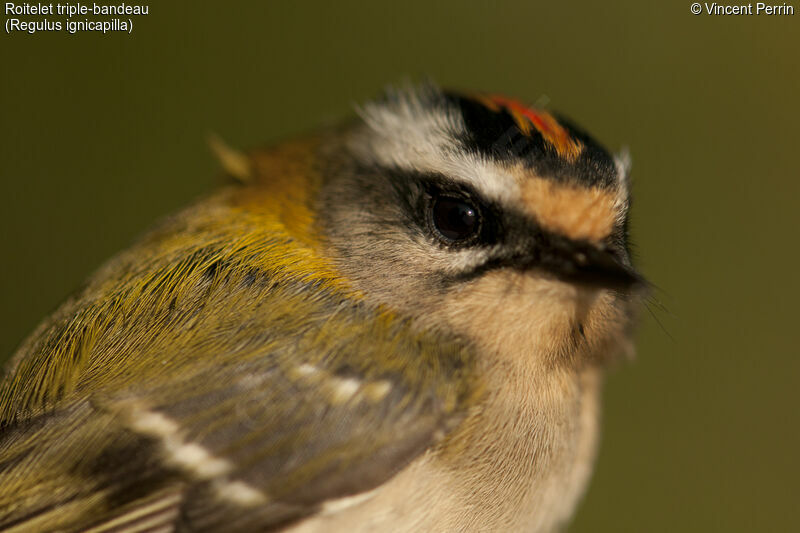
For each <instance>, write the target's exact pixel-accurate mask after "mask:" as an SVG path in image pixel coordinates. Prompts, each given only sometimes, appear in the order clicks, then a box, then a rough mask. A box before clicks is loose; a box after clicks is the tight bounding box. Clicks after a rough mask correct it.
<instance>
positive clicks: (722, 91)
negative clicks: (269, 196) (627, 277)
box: [0, 1, 800, 532]
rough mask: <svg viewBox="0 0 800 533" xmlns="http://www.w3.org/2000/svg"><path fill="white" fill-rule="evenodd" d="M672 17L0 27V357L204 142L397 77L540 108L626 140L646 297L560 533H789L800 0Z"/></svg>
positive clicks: (548, 15) (237, 19) (365, 11)
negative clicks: (773, 8) (741, 12)
mask: <svg viewBox="0 0 800 533" xmlns="http://www.w3.org/2000/svg"><path fill="white" fill-rule="evenodd" d="M793 4H796V2H793ZM689 5H690V2H688V1H686V2H660V3H650V4H647V5H645V4H643V3H641V2H634V1H628V2H619V3H615V4H611V3H600V2H586V3H576V2H570V3H561V4H559V5H556V3H555V2H552V3H551V2H548V3H544V2H532V1H528V2H485V3H484V2H465V1H460V2H436V3H431V2H408V1H407V2H404V3H403V4H402V6H400V5H397V6H393V7H392V6H389V5H388V4H381V3H378V2H372V3H368V2H359V3H352V2H341V1H339V2H325V1H315V2H297V3H294V4H291V5H290V4H289V3H288V2H286V3H279V2H274V3H269V4H268V3H266V2H264V3H258V2H248V3H244V2H199V1H197V2H177V1H171V2H151V6H150V9H151V14H150V15H149V16H147V17H140V18H137V19H135V21H134V24H135V26H134V31H133V34H132V35H127V34H108V35H105V36H104V35H102V34H99V35H95V34H86V33H85V34H78V35H69V34H66V33H52V34H36V35H27V34H14V35H10V36H9V35H7V34H5V33H4V34H3V35H2V43H0V44H1V45H0V60H1V61H0V65H2V84H1V85H0V105H2V115H3V120H2V133H1V134H0V136H1V139H2V142H0V169H1V172H2V174H1V177H2V197H3V198H4V201H3V207H2V209H0V227H1V228H2V230H1V231H0V250H2V257H3V259H2V261H0V295H2V297H1V298H0V329H1V332H2V335H0V359H4V358H5V357H7V356H10V355H11V353H12V352H13V350H14V349H15V347H16V346H17V345H18V344H19V343H20V342H21V341H22V339H23V338H24V336H25V335H26V334H27V333H28V332H30V331H31V330H32V329H33V327H34V326H35V325H36V323H37V322H38V321H39V320H40V319H41V318H43V317H44V316H45V315H46V314H47V313H48V312H50V311H51V310H53V309H54V308H55V307H56V306H57V305H58V304H59V303H60V302H61V301H62V300H63V299H64V298H65V297H66V296H67V295H68V294H69V293H70V291H71V290H73V289H74V288H76V287H77V286H78V285H79V284H80V282H81V281H82V280H83V279H84V278H85V277H86V276H87V275H88V274H89V273H91V272H92V270H94V269H95V268H96V267H97V266H98V265H99V264H100V263H101V262H102V261H103V260H104V259H106V258H107V257H109V256H110V255H111V254H113V253H114V252H116V251H118V250H120V249H122V248H123V247H125V246H126V244H127V243H129V242H131V240H132V239H134V238H135V237H136V235H137V234H139V233H141V232H142V231H143V230H144V229H145V228H147V227H148V226H149V225H150V224H151V223H152V222H153V221H154V219H156V218H157V217H159V216H160V215H163V214H166V213H169V212H170V211H173V210H175V209H176V208H178V207H180V206H181V205H183V204H186V203H187V202H188V201H190V200H191V199H192V198H194V197H196V196H198V195H200V194H202V193H204V192H205V191H208V190H210V189H211V188H212V187H213V186H214V184H215V183H216V179H217V178H216V176H217V174H218V169H217V167H216V164H215V163H214V161H213V159H212V158H211V156H210V155H209V153H208V151H207V149H206V146H205V140H204V139H205V136H206V134H207V132H209V131H214V132H217V133H219V134H220V135H221V136H222V137H223V138H225V139H226V140H227V141H228V142H229V143H231V144H233V145H236V146H251V145H255V144H261V143H264V142H273V141H277V140H279V139H282V138H285V137H290V136H292V135H296V134H300V133H302V132H305V131H308V130H311V129H313V128H315V127H316V126H318V125H320V124H322V123H328V122H330V121H333V120H336V119H337V118H339V117H343V116H346V115H348V114H349V113H351V111H352V107H353V104H354V103H357V102H362V101H364V100H365V99H368V98H370V97H373V96H375V95H376V94H378V93H379V92H380V90H381V89H382V88H383V87H384V86H385V85H386V84H389V83H396V82H398V81H402V80H403V79H404V78H411V79H419V78H420V77H424V76H430V77H431V78H432V79H434V80H436V81H438V82H439V83H441V84H443V85H446V86H450V87H458V88H464V89H476V90H487V91H493V92H501V93H506V94H509V95H513V96H516V97H518V98H520V99H522V100H523V101H527V102H535V101H537V100H539V99H540V98H542V97H544V98H546V99H547V100H549V102H550V104H549V105H550V107H551V108H553V109H558V110H561V111H563V112H565V113H566V114H568V115H570V116H572V117H573V118H574V119H575V120H576V121H577V122H578V123H580V124H582V125H583V126H584V127H586V128H587V129H588V130H589V131H591V132H593V133H594V134H595V135H596V136H597V137H598V138H599V139H601V140H602V141H603V142H604V143H606V144H607V145H608V146H610V147H611V148H614V149H618V148H620V147H623V146H628V147H630V150H631V153H632V155H633V177H634V180H635V188H634V192H635V205H634V214H633V235H634V238H635V240H636V242H637V243H638V256H639V264H640V266H641V267H642V269H643V270H644V271H645V272H646V274H647V275H648V276H649V277H650V278H651V279H652V280H653V281H654V282H655V283H656V285H657V286H658V287H659V289H658V290H656V291H655V292H654V294H653V296H654V298H655V299H657V300H658V301H659V302H661V303H662V304H663V306H664V307H665V308H666V310H664V309H659V306H658V305H653V306H652V315H651V313H650V312H648V311H647V310H645V311H644V312H643V320H642V326H641V328H640V333H639V342H638V346H639V349H638V357H637V358H636V360H635V361H633V362H631V363H628V364H624V365H621V366H620V367H619V368H618V369H616V371H615V372H613V373H612V376H611V377H610V380H609V384H608V387H607V391H606V406H605V421H604V435H603V441H602V447H601V450H600V453H599V460H598V464H597V470H596V473H595V476H594V478H593V481H592V483H591V486H590V488H589V491H588V493H587V496H586V498H585V501H584V503H583V504H582V506H581V507H580V510H579V512H578V515H577V517H576V519H575V521H574V523H573V525H572V526H571V528H570V531H573V532H584V531H649V532H658V531H788V530H794V531H797V530H798V529H797V528H798V527H800V517H799V513H800V512H799V511H798V505H797V498H798V496H800V488H799V487H798V484H799V483H800V468H799V466H800V459H798V450H800V417H798V414H797V407H796V406H797V404H798V394H797V391H798V384H799V380H800V362H799V361H800V349H798V341H797V328H798V326H797V319H798V312H797V310H796V307H795V306H796V301H797V299H798V296H800V290H798V289H800V287H799V285H800V283H799V282H798V275H797V271H798V266H797V265H798V258H800V254H798V250H797V245H798V227H799V225H800V214H799V213H800V209H798V207H799V205H798V193H800V185H799V183H800V180H799V179H798V178H800V176H798V164H797V161H798V159H797V157H798V147H797V145H798V140H800V139H799V137H800V136H798V119H800V113H799V111H800V104H798V97H800V68H799V67H800V65H799V61H798V51H800V31H799V30H800V13H798V14H796V15H794V16H785V17H767V16H727V17H723V16H717V17H711V16H707V15H700V16H694V15H692V14H690V11H689ZM654 317H655V318H654ZM656 318H657V319H658V320H656ZM659 322H660V323H661V325H659Z"/></svg>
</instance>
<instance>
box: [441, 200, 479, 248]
mask: <svg viewBox="0 0 800 533" xmlns="http://www.w3.org/2000/svg"><path fill="white" fill-rule="evenodd" d="M431 221H432V223H433V227H434V228H435V229H436V231H437V232H439V234H440V235H441V236H442V237H444V238H445V239H446V240H449V241H455V242H463V241H466V240H469V239H471V238H473V237H475V236H476V235H477V234H478V232H480V229H481V214H480V211H479V209H478V208H477V207H476V206H475V205H473V204H472V203H471V202H470V201H469V200H467V199H465V198H456V197H453V196H439V197H437V198H434V200H433V204H432V205H431Z"/></svg>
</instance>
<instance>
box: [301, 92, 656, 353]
mask: <svg viewBox="0 0 800 533" xmlns="http://www.w3.org/2000/svg"><path fill="white" fill-rule="evenodd" d="M360 116H361V120H359V121H357V122H356V123H354V124H353V125H351V126H349V127H348V128H346V129H344V130H339V131H338V132H337V133H336V135H334V136H332V138H333V139H335V140H333V141H331V142H323V143H322V145H321V146H322V148H321V155H320V158H321V160H322V161H323V164H321V165H320V166H319V168H320V173H321V174H322V176H323V185H322V188H321V192H320V194H319V197H318V200H317V206H316V210H317V213H318V227H319V231H320V232H321V234H322V235H323V236H324V242H325V243H326V246H327V252H326V253H327V254H329V255H330V256H331V257H332V258H333V260H334V262H335V264H336V266H337V268H338V269H339V270H340V271H341V272H342V273H343V274H344V275H345V276H346V277H347V278H348V279H349V281H350V283H351V284H352V285H353V286H354V287H355V288H356V289H358V290H359V291H361V292H362V293H363V294H365V295H366V296H367V298H368V299H370V300H372V301H373V302H375V303H378V304H380V305H383V306H387V307H389V308H393V309H398V310H401V311H402V312H404V313H408V314H410V315H412V316H414V317H416V318H417V319H418V320H420V322H421V323H423V324H425V325H426V326H429V327H433V328H442V329H446V330H451V331H452V330H455V331H456V332H457V333H460V334H463V335H466V336H467V337H469V338H472V339H474V340H475V341H476V342H477V343H478V344H480V345H483V346H484V347H487V348H489V349H492V350H494V351H496V352H498V353H509V352H519V353H520V354H522V353H524V354H528V355H526V357H528V356H530V354H531V353H533V354H536V355H537V356H538V359H539V360H541V361H547V362H553V361H569V360H572V361H574V360H587V357H586V356H588V358H589V359H596V358H604V357H606V356H607V355H608V354H609V353H612V352H619V348H620V347H621V346H622V345H624V344H626V342H622V341H623V340H624V339H625V338H626V337H627V335H626V332H627V328H628V323H629V315H630V311H631V309H632V300H634V299H635V298H634V297H633V296H634V295H635V294H636V293H637V292H638V291H637V290H636V289H637V287H639V286H640V285H641V278H640V276H639V274H637V272H636V271H635V270H634V268H633V266H632V264H631V259H630V254H629V247H628V235H627V226H628V209H629V204H630V197H629V183H628V176H627V165H626V163H625V162H624V161H623V160H621V159H619V158H615V157H613V156H611V155H610V154H609V153H608V152H607V151H606V150H605V149H604V148H603V147H602V146H600V145H599V144H598V143H597V142H595V141H594V140H593V139H592V138H591V137H589V136H588V135H587V134H586V133H584V132H583V131H581V130H579V129H577V128H576V127H574V126H573V125H571V124H569V123H568V122H565V121H564V120H562V119H559V118H556V117H554V116H553V115H551V114H550V113H548V112H546V111H543V110H537V109H530V108H528V107H525V106H523V105H522V104H520V103H518V102H517V101H514V100H511V99H507V98H504V97H500V96H493V95H488V96H487V95H474V96H473V95H462V94H456V93H450V92H443V91H440V90H438V89H437V88H434V87H431V86H425V87H423V88H421V89H404V90H400V91H391V92H390V93H389V94H388V95H387V96H386V97H385V98H384V99H382V100H381V101H378V102H375V103H372V104H369V105H367V106H366V107H364V108H363V109H362V110H361V113H360ZM581 353H583V354H584V357H577V358H576V357H575V356H576V355H580V354H581Z"/></svg>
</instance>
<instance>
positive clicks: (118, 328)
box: [0, 152, 474, 531]
mask: <svg viewBox="0 0 800 533" xmlns="http://www.w3.org/2000/svg"><path fill="white" fill-rule="evenodd" d="M298 155H302V156H303V157H310V154H304V153H302V152H301V154H298ZM266 157H268V156H266ZM290 162H291V161H290ZM300 163H301V162H300ZM278 182H280V180H275V181H272V182H270V183H267V184H266V185H264V184H261V185H260V184H259V183H256V184H253V185H250V186H246V187H245V186H242V187H233V188H231V189H228V190H224V191H222V192H221V193H218V194H217V195H215V196H214V197H212V198H210V199H207V200H205V201H203V202H200V203H198V204H196V205H195V206H194V207H192V208H190V209H188V210H187V211H185V212H184V213H182V214H179V215H177V216H175V217H172V218H170V219H168V220H166V221H165V222H164V223H162V224H161V225H160V226H159V227H158V228H156V229H155V230H154V231H153V232H152V233H151V234H149V235H147V236H145V237H144V238H143V239H142V241H141V242H140V243H139V244H137V245H136V246H134V247H133V248H131V249H130V250H128V251H126V252H124V253H123V254H121V255H120V256H119V257H117V258H116V259H114V260H112V261H111V262H110V263H109V264H108V265H106V266H104V267H103V268H102V269H101V270H100V271H99V272H98V274H97V275H95V277H93V278H92V279H90V280H89V282H88V284H87V286H86V287H85V288H84V289H83V290H82V291H80V292H79V293H78V294H77V295H76V296H75V297H73V298H72V300H71V301H69V302H68V303H66V304H65V305H64V306H63V307H62V308H61V309H60V310H59V311H58V312H57V313H56V314H55V316H54V317H53V318H52V319H51V320H49V321H47V322H45V323H44V324H43V325H42V326H41V327H40V328H39V330H38V331H37V332H36V333H35V334H34V335H33V336H32V337H31V339H29V340H28V341H27V342H26V344H25V346H24V347H23V348H22V349H21V351H20V353H19V354H18V356H17V359H18V362H17V363H16V367H15V368H14V369H13V370H12V371H11V372H10V373H9V375H8V376H7V377H6V379H5V381H4V382H3V384H2V389H0V390H1V391H2V393H1V394H2V396H0V398H1V400H0V413H2V416H1V417H0V425H2V428H3V429H2V434H1V435H0V528H13V527H17V528H19V529H20V530H31V531H33V530H49V529H53V530H55V529H62V528H63V529H68V530H71V529H80V528H84V527H88V526H91V525H96V524H102V523H103V522H104V521H105V520H108V519H110V518H111V517H112V516H116V515H119V514H121V513H122V512H123V511H125V510H128V509H135V508H136V507H137V506H146V505H149V506H153V505H155V509H156V511H161V512H162V514H163V511H164V508H163V506H162V507H160V506H159V505H161V504H160V503H159V498H163V500H162V501H164V502H169V501H171V500H170V497H171V496H172V495H173V494H174V493H175V492H176V491H179V490H180V491H189V493H190V494H191V496H190V497H189V500H191V501H192V502H193V503H192V504H190V505H186V504H184V505H183V507H182V509H181V516H180V521H185V524H184V525H185V526H186V527H188V528H192V529H197V528H201V527H210V526H212V525H213V524H217V525H221V524H227V525H228V526H230V525H231V520H232V517H231V516H228V514H227V512H225V510H224V509H216V511H215V512H214V513H211V512H210V509H211V508H216V507H221V508H224V507H225V500H224V499H223V500H222V501H221V502H220V501H219V498H217V497H216V496H215V494H214V487H213V484H214V483H215V482H216V483H219V480H220V479H223V480H224V481H223V482H224V483H230V482H234V481H240V482H243V483H246V484H247V486H248V487H252V488H253V489H255V490H257V491H261V492H262V496H263V498H264V500H263V504H260V505H259V507H260V509H259V511H258V512H256V513H253V516H249V517H246V519H243V520H241V522H242V524H241V527H256V526H259V527H263V526H268V525H271V524H276V523H281V522H283V521H286V520H289V519H291V518H296V517H297V516H301V515H303V514H307V513H309V512H311V511H312V510H313V509H314V508H315V506H316V505H317V504H318V503H319V502H321V501H323V500H324V499H326V498H328V497H331V496H344V495H347V494H351V493H354V492H358V491H359V490H362V489H363V488H365V487H372V486H374V485H375V484H377V483H379V482H381V481H383V480H384V479H385V478H386V477H388V476H389V475H391V474H392V473H393V472H394V471H395V470H397V469H398V468H400V467H402V466H403V465H404V464H405V463H406V462H408V461H409V460H410V459H411V458H412V457H414V456H415V455H417V454H418V453H419V451H420V450H421V449H424V448H425V447H427V446H429V445H430V444H431V443H434V442H436V441H437V440H439V439H441V438H442V436H443V435H444V434H445V431H446V430H447V429H448V428H450V427H452V426H453V424H454V422H456V421H457V420H458V417H459V415H460V414H463V412H464V409H465V405H466V403H467V402H468V400H469V398H470V397H471V395H473V394H474V388H473V387H472V385H471V384H470V380H469V379H466V380H465V379H464V378H465V377H467V376H468V375H469V373H470V368H471V365H472V358H471V356H470V352H469V351H468V350H466V349H465V346H464V345H463V343H459V342H457V341H456V340H455V339H447V338H443V337H442V335H437V336H436V337H433V336H431V335H430V334H426V333H423V332H420V331H418V330H415V329H414V328H412V326H411V324H410V323H409V321H408V320H406V319H402V318H400V317H398V316H397V315H396V314H393V313H390V312H388V311H387V310H382V309H376V308H375V307H374V306H370V305H368V304H367V303H366V302H364V301H363V299H362V298H360V297H359V296H358V295H357V294H355V293H352V292H350V293H348V292H347V291H345V290H343V289H342V288H341V279H340V278H336V277H334V276H333V274H332V273H331V272H326V271H325V269H324V268H322V264H323V263H324V261H322V259H321V258H320V257H319V256H318V251H317V250H314V249H313V248H311V247H310V246H308V245H306V244H303V243H302V239H304V238H307V235H306V236H304V235H292V233H290V227H289V226H291V223H289V224H288V225H287V223H286V220H281V218H280V214H278V216H275V214H274V213H271V212H270V211H269V209H268V206H265V205H263V204H262V205H261V206H260V208H259V210H258V212H253V211H250V210H248V208H247V206H246V205H243V202H242V201H241V199H242V198H243V196H247V195H251V196H257V195H260V194H270V195H274V194H275V188H276V186H277V185H278V184H279V183H278ZM262 186H263V187H264V189H263V190H259V187H262ZM245 203H246V202H245ZM298 210H302V206H300V207H298V208H297V209H294V210H292V213H291V214H290V215H291V216H295V217H296V216H297V213H296V211H298ZM409 353H413V354H415V356H414V357H413V358H410V357H408V356H407V355H408V354H409ZM351 377H352V378H357V379H358V381H359V382H360V387H359V390H358V392H356V393H353V394H352V395H348V393H349V391H348V390H341V391H337V390H326V387H331V386H332V387H334V389H335V388H336V386H337V385H339V386H340V387H341V388H342V389H345V387H346V386H347V383H348V382H347V380H348V378H351ZM331 380H338V381H333V385H331V384H330V382H331ZM147 412H157V413H160V414H162V415H164V416H165V417H166V418H168V419H170V420H171V421H174V422H175V423H176V424H178V425H179V427H180V429H179V435H180V437H179V438H180V439H181V441H185V442H193V443H197V444H199V445H200V446H202V447H203V448H204V449H205V450H207V451H208V452H209V453H210V454H211V455H213V456H215V457H219V458H224V460H225V461H227V462H229V463H230V466H229V468H228V469H223V470H226V471H224V472H222V473H220V474H219V475H213V476H207V477H206V476H204V475H202V474H199V473H198V472H196V471H194V470H193V468H192V465H181V464H179V463H178V464H176V463H174V462H171V459H170V457H169V450H164V449H163V446H161V443H160V442H159V438H158V435H148V434H147V433H146V432H143V431H142V430H141V429H136V421H135V420H134V419H135V417H137V416H138V417H142V416H143V413H147ZM344 472H346V473H347V474H348V475H347V476H341V474H342V473H344ZM312 487H313V488H312ZM217 488H219V487H217ZM184 499H186V498H184ZM154 501H155V503H153V502H154ZM209 502H214V503H209ZM173 503H174V502H173ZM215 506H216V507H215ZM195 507H197V509H195ZM195 515H196V516H195ZM163 518H164V520H165V521H166V522H169V521H170V520H175V516H173V515H171V514H169V513H167V514H164V516H163ZM136 519H140V517H136ZM166 522H165V523H166ZM181 523H183V522H181Z"/></svg>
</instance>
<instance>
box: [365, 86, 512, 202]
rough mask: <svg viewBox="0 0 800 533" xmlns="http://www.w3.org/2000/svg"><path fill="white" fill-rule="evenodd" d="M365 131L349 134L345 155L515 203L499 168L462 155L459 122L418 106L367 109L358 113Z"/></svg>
mask: <svg viewBox="0 0 800 533" xmlns="http://www.w3.org/2000/svg"><path fill="white" fill-rule="evenodd" d="M362 116H363V118H364V121H365V122H366V124H367V128H365V130H366V131H361V132H357V133H355V134H354V137H353V139H352V141H351V142H350V144H349V147H350V149H351V150H353V151H354V152H356V153H357V154H358V156H359V157H360V158H361V159H362V160H365V161H371V162H373V163H376V164H378V165H380V166H384V167H390V168H398V169H402V170H407V171H412V172H421V173H428V172H431V173H438V174H443V175H445V176H448V177H450V178H451V179H454V180H458V181H462V182H464V183H466V184H468V185H471V186H472V187H474V188H475V189H476V190H477V191H479V192H480V193H481V194H483V195H485V196H486V197H487V198H489V199H491V200H496V201H500V202H503V203H508V202H516V201H518V199H519V197H520V190H519V185H518V183H517V181H516V178H515V177H514V176H513V175H512V173H510V172H508V171H507V170H506V169H504V168H503V165H502V164H499V163H496V162H494V161H491V160H489V159H488V158H486V157H483V156H481V155H480V154H477V153H473V152H468V151H466V150H464V148H463V147H462V146H461V145H460V142H459V141H458V140H457V138H458V137H459V136H460V135H462V134H465V132H466V126H465V125H464V123H463V119H462V118H461V116H460V115H458V114H457V113H455V112H451V113H448V112H446V111H445V110H444V109H431V108H422V107H421V104H414V103H413V102H412V103H410V104H409V103H407V102H406V103H405V104H399V105H395V106H390V107H386V106H379V105H371V106H368V107H367V108H365V110H364V111H363V112H362Z"/></svg>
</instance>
